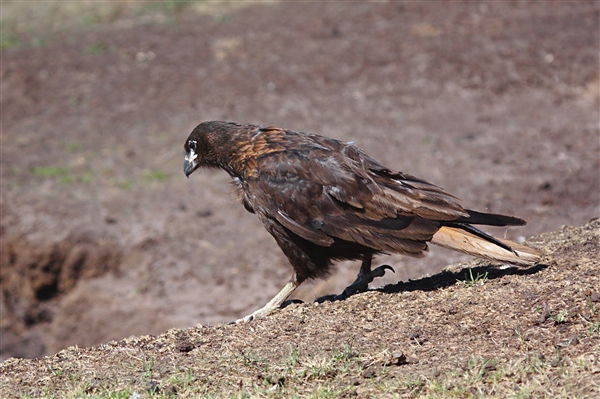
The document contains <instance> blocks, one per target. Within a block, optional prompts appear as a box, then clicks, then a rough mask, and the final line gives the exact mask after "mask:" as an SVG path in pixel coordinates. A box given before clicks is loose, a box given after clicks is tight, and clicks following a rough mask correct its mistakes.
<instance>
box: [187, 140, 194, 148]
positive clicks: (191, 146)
mask: <svg viewBox="0 0 600 399" xmlns="http://www.w3.org/2000/svg"><path fill="white" fill-rule="evenodd" d="M188 147H190V150H196V141H195V140H190V141H188Z"/></svg>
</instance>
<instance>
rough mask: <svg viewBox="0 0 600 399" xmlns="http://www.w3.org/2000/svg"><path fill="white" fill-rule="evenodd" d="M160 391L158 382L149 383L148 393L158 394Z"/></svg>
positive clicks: (147, 386) (147, 385)
mask: <svg viewBox="0 0 600 399" xmlns="http://www.w3.org/2000/svg"><path fill="white" fill-rule="evenodd" d="M157 389H158V382H156V381H148V382H147V383H146V391H148V392H156V390H157Z"/></svg>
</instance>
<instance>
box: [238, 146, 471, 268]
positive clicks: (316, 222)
mask: <svg viewBox="0 0 600 399" xmlns="http://www.w3.org/2000/svg"><path fill="white" fill-rule="evenodd" d="M307 137H308V138H310V136H307ZM318 139H319V142H318V143H317V144H316V145H315V146H311V145H310V143H304V144H303V145H295V146H293V145H288V146H287V147H286V148H287V150H286V151H281V152H277V153H269V154H266V155H264V156H262V157H260V158H259V159H258V161H257V170H258V176H257V178H256V179H253V180H252V181H251V182H249V183H248V184H249V185H250V186H251V190H252V192H253V193H254V196H255V197H257V196H258V197H260V198H256V200H257V204H262V206H263V207H264V208H265V209H266V208H269V210H271V212H263V215H275V220H276V221H277V222H278V223H280V224H281V225H282V226H284V227H285V228H286V229H288V230H290V231H291V232H292V233H294V234H296V235H298V236H300V237H302V238H304V239H306V240H308V241H310V242H313V243H315V244H317V245H321V246H330V245H332V244H333V242H334V240H335V239H341V240H345V241H350V242H355V243H358V244H360V245H363V246H366V247H370V248H373V249H374V250H377V251H383V252H397V253H404V254H407V255H412V256H421V254H422V252H423V251H426V250H427V242H428V241H429V240H431V237H432V236H433V234H435V232H436V231H437V230H438V229H439V227H440V223H439V221H440V220H452V219H456V218H458V217H461V216H466V215H468V214H467V213H466V212H465V211H464V210H463V208H462V207H461V206H460V205H459V204H458V202H457V200H456V198H454V197H452V196H450V195H449V194H446V193H445V192H444V191H443V190H442V189H440V188H439V187H436V186H434V185H431V184H429V183H426V182H424V181H421V180H418V179H416V178H412V177H411V176H408V175H404V174H400V173H394V172H391V171H388V170H387V169H385V168H384V167H383V166H381V165H379V164H378V163H377V162H376V161H374V160H373V159H372V158H369V157H368V156H366V155H364V154H363V153H362V151H360V150H359V149H357V148H356V147H354V146H352V145H348V144H345V143H342V142H338V141H337V140H332V139H325V138H322V137H320V136H319V137H318ZM342 144H343V146H342ZM338 147H340V148H342V149H343V150H340V148H338ZM348 148H350V150H349V149H348ZM309 154H310V155H309ZM253 208H254V209H255V210H257V212H258V213H261V212H260V205H259V206H256V205H255V204H253ZM273 210H275V212H272V211H273Z"/></svg>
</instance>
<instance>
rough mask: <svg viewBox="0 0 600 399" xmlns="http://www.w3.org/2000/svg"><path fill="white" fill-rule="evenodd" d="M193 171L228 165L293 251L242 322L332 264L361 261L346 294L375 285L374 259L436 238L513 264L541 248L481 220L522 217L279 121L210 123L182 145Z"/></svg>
mask: <svg viewBox="0 0 600 399" xmlns="http://www.w3.org/2000/svg"><path fill="white" fill-rule="evenodd" d="M184 151H185V159H184V162H183V171H184V173H185V175H186V177H188V178H189V176H190V175H191V174H192V173H193V172H194V171H195V170H196V169H198V168H205V169H221V170H224V171H225V172H227V173H228V174H229V175H230V176H231V178H232V181H233V184H234V186H235V187H236V188H237V190H238V192H239V197H240V200H241V203H242V204H243V206H244V207H245V208H246V210H247V211H249V212H251V213H254V214H255V215H256V216H257V217H258V219H259V220H260V222H261V223H262V225H263V226H264V228H265V229H266V230H267V231H268V232H269V233H270V234H271V235H272V236H273V238H274V239H275V241H276V242H277V244H278V245H279V247H280V248H281V250H282V251H283V253H284V254H285V256H286V257H287V258H288V260H289V262H290V264H291V266H292V268H293V274H292V276H291V278H290V280H289V281H288V283H287V284H286V285H285V286H284V287H283V288H282V289H281V291H280V292H279V293H277V294H276V295H275V296H274V297H273V299H271V300H270V301H269V302H268V303H267V304H266V305H265V306H263V307H262V308H260V309H258V310H257V311H255V312H253V313H251V314H249V315H247V316H245V317H242V318H240V319H238V320H236V321H235V323H246V322H250V321H252V320H255V319H260V318H263V317H266V316H268V315H269V314H271V313H273V312H274V311H275V310H276V309H278V308H279V307H280V306H281V305H282V304H283V303H284V302H285V301H286V299H288V297H289V296H290V295H291V294H292V293H293V292H294V290H295V289H296V288H297V287H298V286H299V285H300V284H301V283H302V282H304V281H306V280H310V279H316V278H324V277H326V276H327V275H328V274H329V273H330V272H331V270H332V266H333V264H334V262H336V261H341V260H359V261H361V262H362V263H361V266H360V269H359V273H358V276H357V278H356V280H355V281H354V282H353V283H352V284H350V285H349V286H348V287H347V288H346V289H345V290H344V292H343V293H342V294H340V296H339V297H340V298H346V297H348V296H350V295H353V294H355V293H357V292H363V291H366V290H367V289H368V285H369V283H370V282H372V281H373V280H374V279H375V278H377V277H381V276H383V275H384V274H385V272H386V271H387V270H391V271H393V268H391V267H390V266H389V265H381V266H379V267H377V268H375V269H372V261H373V257H374V256H376V255H381V254H390V253H397V254H403V255H408V256H413V257H423V256H425V252H427V251H428V244H429V243H432V244H435V245H438V246H442V247H445V248H449V249H452V250H455V251H459V252H462V253H466V254H469V255H473V256H476V257H480V258H484V259H488V260H491V261H498V262H506V263H510V264H514V265H520V266H528V265H533V264H535V263H536V262H538V261H539V259H540V256H541V253H540V252H539V251H538V250H536V249H534V248H531V247H528V246H525V245H523V244H518V243H516V242H512V241H509V240H506V239H501V238H496V237H493V236H491V235H490V234H488V233H485V232H484V231H482V230H480V229H479V228H476V227H474V226H473V225H489V226H522V225H525V224H526V222H525V220H523V219H520V218H517V217H513V216H505V215H498V214H492V213H483V212H478V211H474V210H470V209H465V208H463V207H462V205H461V204H460V201H459V199H458V198H457V197H455V196H453V195H451V194H449V193H447V192H446V191H444V190H443V189H442V188H440V187H438V186H436V185H434V184H431V183H429V182H427V181H425V180H422V179H419V178H417V177H414V176H412V175H409V174H406V173H402V172H398V171H395V170H392V169H390V168H387V167H385V166H383V165H382V164H381V163H379V162H378V161H376V160H375V159H374V158H372V157H370V156H368V155H367V154H366V153H365V152H364V151H362V150H361V149H360V148H359V147H357V146H356V145H354V144H353V143H349V142H344V141H340V140H336V139H332V138H328V137H325V136H321V135H318V134H313V133H303V132H299V131H293V130H290V129H283V128H279V127H274V126H258V125H251V124H239V123H235V122H225V121H207V122H202V123H200V124H199V125H198V126H196V127H195V128H194V129H193V131H192V132H191V133H190V135H189V137H188V138H187V140H186V141H185V144H184Z"/></svg>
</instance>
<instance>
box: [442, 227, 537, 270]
mask: <svg viewBox="0 0 600 399" xmlns="http://www.w3.org/2000/svg"><path fill="white" fill-rule="evenodd" d="M431 243H432V244H435V245H439V246H441V247H445V248H449V249H452V250H455V251H459V252H463V253H466V254H469V255H473V256H478V257H480V258H485V259H489V260H492V261H500V262H508V263H512V264H516V265H522V266H527V265H531V264H533V263H535V262H537V261H538V260H539V259H540V256H541V252H539V251H538V250H536V249H533V248H530V247H527V246H525V245H522V244H518V243H516V242H513V241H509V240H504V239H501V238H496V237H492V236H491V235H489V234H487V233H484V232H483V231H481V230H479V229H476V228H474V227H473V226H470V225H468V224H462V223H458V224H456V225H454V226H442V227H441V228H440V229H439V230H438V231H437V232H436V233H435V234H434V236H433V238H432V239H431Z"/></svg>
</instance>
